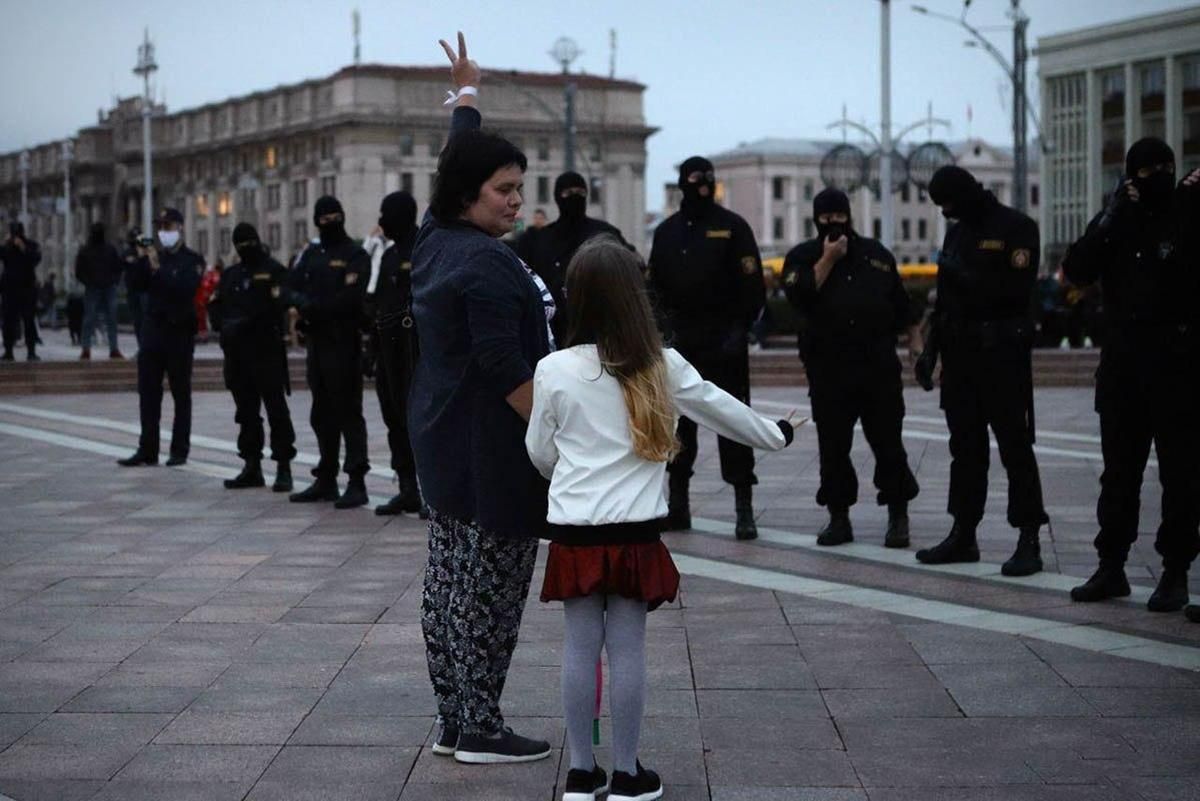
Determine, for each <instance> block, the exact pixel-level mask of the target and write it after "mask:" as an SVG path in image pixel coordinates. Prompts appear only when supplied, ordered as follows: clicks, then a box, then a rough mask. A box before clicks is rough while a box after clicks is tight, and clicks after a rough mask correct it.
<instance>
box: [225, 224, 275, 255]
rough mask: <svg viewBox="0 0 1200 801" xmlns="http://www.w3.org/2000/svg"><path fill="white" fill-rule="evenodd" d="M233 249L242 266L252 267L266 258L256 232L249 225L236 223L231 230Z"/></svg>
mask: <svg viewBox="0 0 1200 801" xmlns="http://www.w3.org/2000/svg"><path fill="white" fill-rule="evenodd" d="M233 249H234V250H236V251H237V254H238V259H239V260H240V261H241V262H242V264H247V265H254V264H257V263H259V262H260V261H262V260H263V259H265V258H266V256H267V253H266V251H265V250H263V246H262V242H261V241H260V240H259V238H258V231H257V230H256V229H255V227H254V226H253V225H251V224H250V223H238V224H237V225H236V226H234V228H233Z"/></svg>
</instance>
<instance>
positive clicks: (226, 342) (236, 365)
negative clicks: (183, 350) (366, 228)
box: [208, 223, 296, 492]
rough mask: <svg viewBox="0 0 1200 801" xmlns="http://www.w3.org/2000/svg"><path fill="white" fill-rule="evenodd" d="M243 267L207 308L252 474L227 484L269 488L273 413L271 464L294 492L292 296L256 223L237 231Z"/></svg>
mask: <svg viewBox="0 0 1200 801" xmlns="http://www.w3.org/2000/svg"><path fill="white" fill-rule="evenodd" d="M233 247H234V249H235V250H236V251H237V254H238V262H237V263H236V264H234V265H232V266H230V267H227V268H226V269H225V270H224V271H223V272H222V273H221V283H220V284H219V285H218V286H217V290H216V292H215V293H214V294H213V297H212V298H211V299H210V300H209V302H208V316H209V320H210V321H211V322H212V326H213V328H214V330H216V331H217V332H218V333H219V334H220V342H221V350H223V351H224V352H225V386H226V388H227V389H228V390H229V391H230V392H231V393H233V403H234V408H235V413H234V420H235V421H236V422H237V424H238V426H239V427H240V428H239V430H238V456H240V457H241V458H242V461H243V462H245V467H244V468H243V469H242V472H241V473H239V474H238V476H237V477H236V478H231V479H226V481H225V487H226V488H227V489H244V488H247V487H262V486H264V485H265V484H266V479H264V478H263V472H262V450H263V443H264V440H265V437H264V436H263V422H262V417H260V416H259V412H260V410H261V409H262V408H263V407H266V410H267V420H268V421H269V423H270V425H271V459H272V460H274V461H275V464H276V468H275V483H274V485H272V487H271V489H273V490H274V491H275V492H291V490H292V469H291V462H292V459H293V458H295V456H296V432H295V430H294V429H293V428H292V416H291V414H290V413H289V412H288V405H287V398H286V397H285V396H286V394H287V393H288V373H287V346H286V344H285V342H284V337H285V336H286V335H287V326H286V323H285V318H284V316H285V314H286V308H285V302H286V297H285V292H284V286H285V284H286V282H287V269H286V268H285V267H284V266H283V265H282V264H280V263H279V262H277V261H275V260H274V259H272V258H271V257H270V256H269V255H268V254H267V251H266V248H265V247H264V246H263V244H262V243H261V242H260V241H259V238H258V231H257V230H255V228H254V226H252V225H250V224H249V223H238V224H237V225H236V226H235V227H234V229H233Z"/></svg>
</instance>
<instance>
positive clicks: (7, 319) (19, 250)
mask: <svg viewBox="0 0 1200 801" xmlns="http://www.w3.org/2000/svg"><path fill="white" fill-rule="evenodd" d="M0 261H2V262H4V273H3V274H0V294H2V296H3V297H2V300H0V303H3V312H4V356H3V359H4V361H6V362H11V361H12V360H13V348H14V347H15V346H16V344H17V338H18V337H20V336H21V327H22V325H24V328H25V334H24V335H25V352H26V354H27V355H28V358H29V361H31V362H37V361H41V358H40V357H39V356H38V355H37V342H38V331H37V272H36V270H37V266H38V264H40V263H41V261H42V249H41V248H40V247H38V243H37V242H34V241H33V240H32V239H30V238H29V237H27V236H25V226H24V225H23V224H21V223H19V222H18V223H12V224H11V225H9V227H8V239H7V240H5V242H4V245H2V246H0Z"/></svg>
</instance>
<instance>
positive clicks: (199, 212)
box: [196, 192, 209, 217]
mask: <svg viewBox="0 0 1200 801" xmlns="http://www.w3.org/2000/svg"><path fill="white" fill-rule="evenodd" d="M208 214H209V208H208V193H206V192H201V193H200V194H198V195H196V216H197V217H207V216H208Z"/></svg>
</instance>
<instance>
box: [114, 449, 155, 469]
mask: <svg viewBox="0 0 1200 801" xmlns="http://www.w3.org/2000/svg"><path fill="white" fill-rule="evenodd" d="M117 464H119V465H121V467H141V466H143V465H146V466H149V465H155V464H158V457H157V456H147V455H146V454H144V453H142V452H141V451H134V454H133V456H127V457H126V458H124V459H118V460H117Z"/></svg>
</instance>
